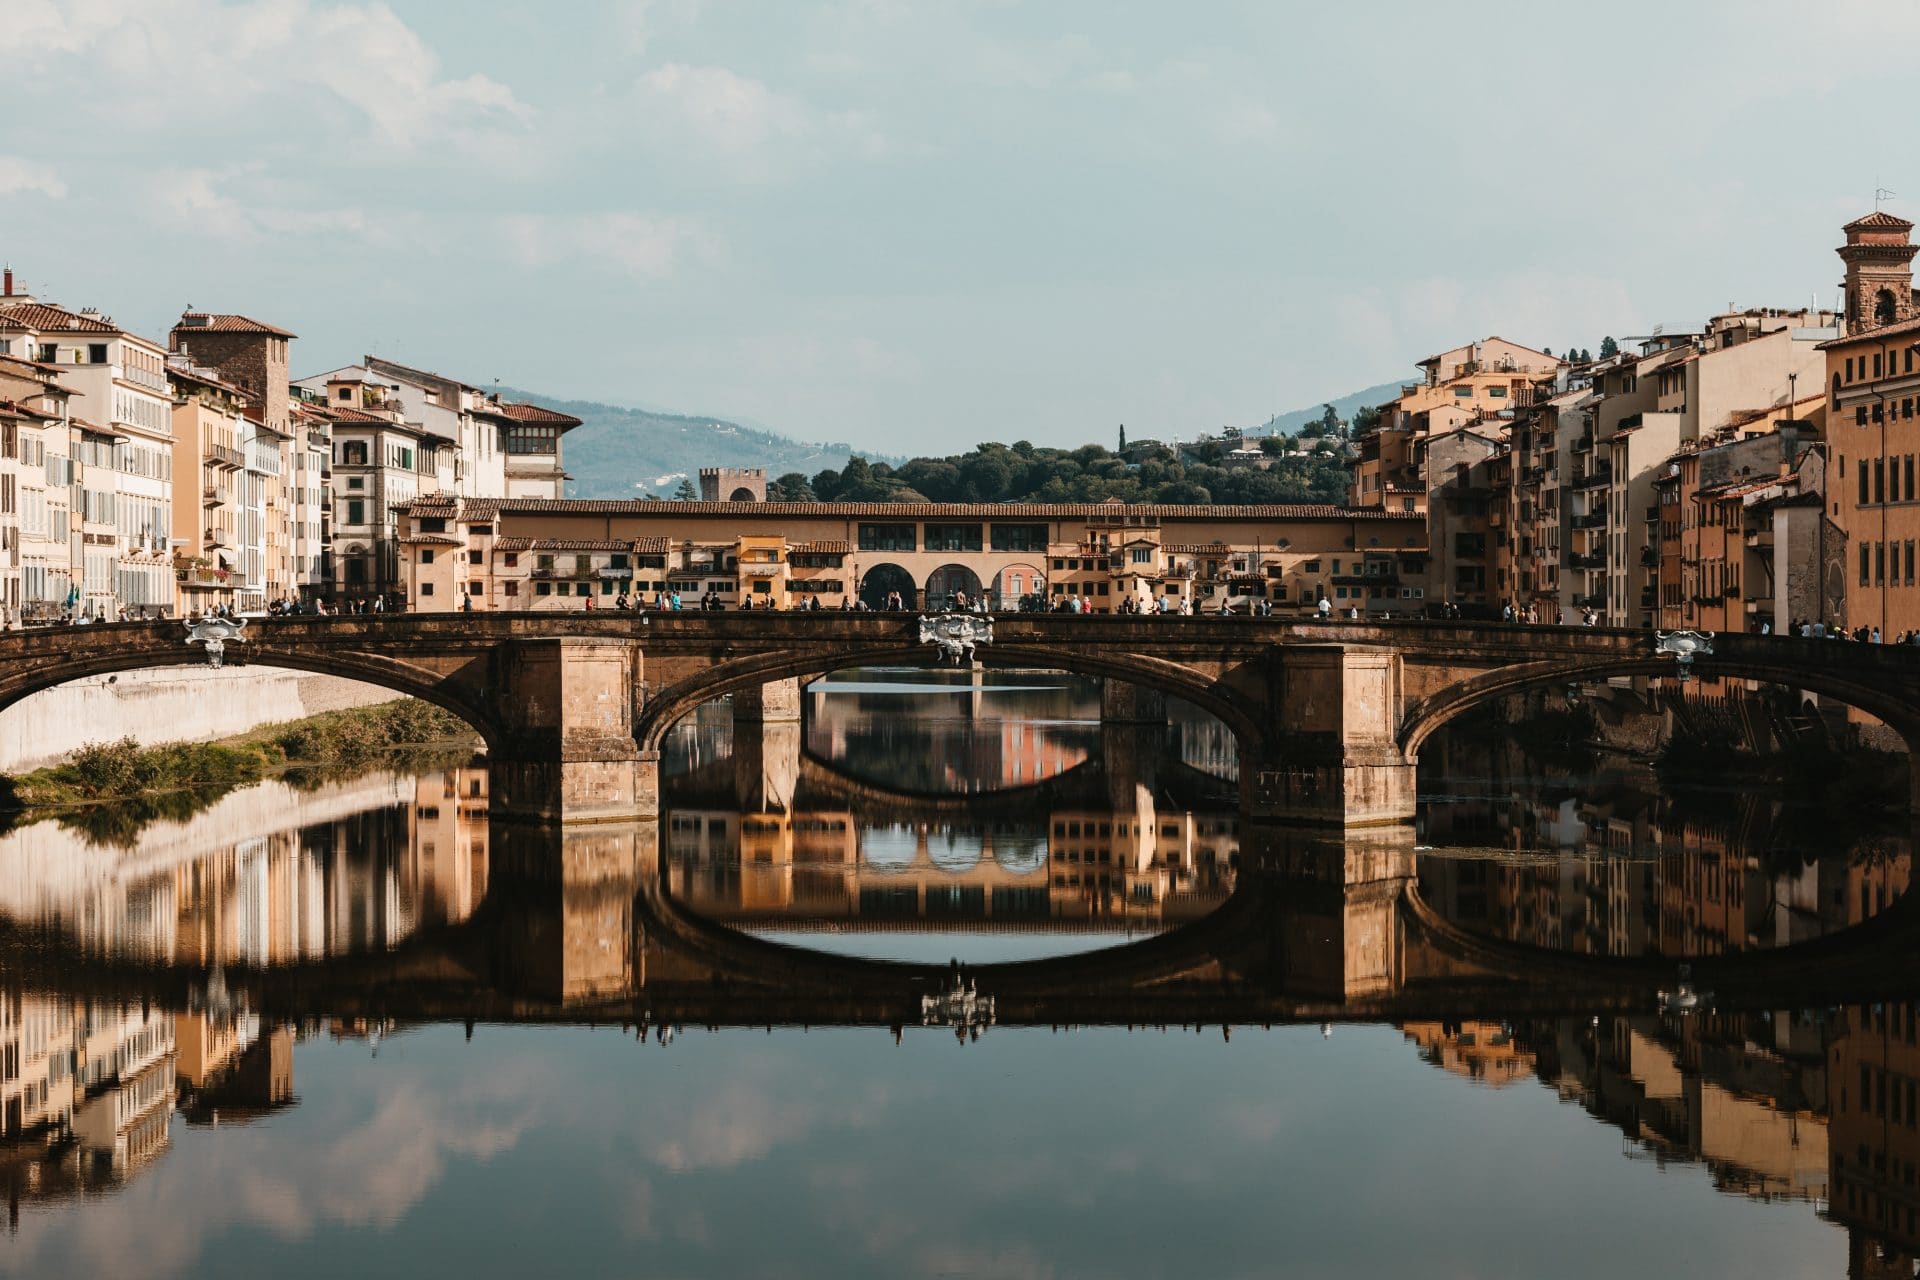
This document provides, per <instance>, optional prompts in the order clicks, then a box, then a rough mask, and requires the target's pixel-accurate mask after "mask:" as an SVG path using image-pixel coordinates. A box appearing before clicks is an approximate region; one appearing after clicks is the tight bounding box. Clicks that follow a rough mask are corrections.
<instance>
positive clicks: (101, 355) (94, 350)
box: [87, 342, 107, 364]
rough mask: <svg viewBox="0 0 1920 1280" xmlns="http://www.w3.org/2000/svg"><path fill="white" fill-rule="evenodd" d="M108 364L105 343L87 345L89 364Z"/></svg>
mask: <svg viewBox="0 0 1920 1280" xmlns="http://www.w3.org/2000/svg"><path fill="white" fill-rule="evenodd" d="M106 362H107V344H106V343H104V342H90V343H88V344H87V363H88V364H105V363H106Z"/></svg>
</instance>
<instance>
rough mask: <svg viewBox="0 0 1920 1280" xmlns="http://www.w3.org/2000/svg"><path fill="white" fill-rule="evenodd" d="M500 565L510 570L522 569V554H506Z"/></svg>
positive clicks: (511, 552) (514, 552)
mask: <svg viewBox="0 0 1920 1280" xmlns="http://www.w3.org/2000/svg"><path fill="white" fill-rule="evenodd" d="M500 563H502V564H504V565H505V566H506V567H507V568H509V569H517V568H519V567H520V553H519V552H517V551H509V552H506V553H505V554H503V555H502V556H501V557H500Z"/></svg>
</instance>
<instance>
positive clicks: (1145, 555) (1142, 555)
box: [1133, 547, 1153, 564]
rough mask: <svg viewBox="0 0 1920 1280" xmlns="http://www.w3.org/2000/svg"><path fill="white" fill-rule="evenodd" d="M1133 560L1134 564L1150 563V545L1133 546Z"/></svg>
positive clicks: (1151, 549) (1151, 550)
mask: <svg viewBox="0 0 1920 1280" xmlns="http://www.w3.org/2000/svg"><path fill="white" fill-rule="evenodd" d="M1133 562H1134V563H1135V564H1152V563H1153V548H1152V547H1135V548H1134V549H1133Z"/></svg>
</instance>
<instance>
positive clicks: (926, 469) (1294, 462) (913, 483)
mask: <svg viewBox="0 0 1920 1280" xmlns="http://www.w3.org/2000/svg"><path fill="white" fill-rule="evenodd" d="M1315 440H1316V441H1317V443H1314V444H1312V445H1311V448H1312V449H1313V450H1314V451H1313V452H1309V453H1307V454H1305V455H1298V454H1288V453H1286V452H1284V449H1285V448H1286V446H1284V445H1283V444H1280V443H1279V442H1277V441H1276V443H1275V444H1272V445H1269V444H1267V443H1265V442H1264V441H1263V442H1262V443H1261V445H1260V448H1261V449H1262V451H1263V456H1262V458H1261V459H1260V464H1255V463H1251V462H1248V461H1245V460H1236V459H1234V458H1233V457H1232V453H1233V450H1234V449H1235V448H1236V447H1241V446H1242V445H1243V441H1242V439H1241V438H1239V437H1229V438H1225V439H1219V440H1206V441H1201V442H1199V443H1196V444H1191V445H1181V446H1179V447H1178V448H1175V447H1172V446H1169V445H1162V444H1158V443H1155V442H1153V441H1136V442H1134V443H1133V444H1131V445H1128V446H1125V447H1124V448H1123V449H1122V450H1121V451H1120V452H1118V453H1115V452H1111V451H1109V450H1107V449H1106V448H1104V447H1102V446H1100V445H1097V444H1089V445H1083V446H1081V447H1080V448H1078V449H1046V448H1040V447H1038V446H1036V445H1033V444H1029V443H1028V442H1027V441H1025V440H1019V441H1015V442H1014V443H1013V444H1011V445H1004V444H983V445H980V446H979V447H978V448H976V449H974V451H973V452H971V453H964V454H953V455H951V456H949V457H944V458H915V459H913V460H912V461H910V462H904V463H901V464H900V465H899V466H897V467H895V466H891V465H889V464H887V463H884V462H868V461H867V460H866V459H865V458H863V457H859V456H857V455H856V456H855V457H852V458H849V459H848V460H847V465H846V466H845V468H843V469H842V470H839V471H831V470H829V471H822V472H819V473H818V474H816V475H815V476H814V477H813V478H812V479H808V478H807V477H806V476H804V475H801V474H800V473H798V472H790V473H788V474H786V475H783V476H781V477H779V478H778V479H777V480H775V481H774V482H773V483H772V484H771V485H770V486H768V493H767V496H768V497H769V498H772V499H774V500H775V501H788V502H808V501H813V500H815V499H818V500H819V501H822V502H1104V501H1106V500H1107V499H1108V498H1119V499H1121V500H1122V501H1124V502H1167V503H1181V504H1193V503H1210V502H1216V503H1223V504H1228V505H1233V506H1246V505H1252V504H1256V503H1268V502H1336V503H1337V502H1344V501H1345V500H1346V494H1347V470H1346V466H1345V463H1344V456H1345V455H1344V453H1343V452H1342V450H1341V448H1340V442H1339V440H1338V439H1337V438H1336V437H1334V436H1331V435H1321V436H1317V437H1315ZM1244 443H1246V444H1251V443H1252V440H1251V438H1249V439H1247V440H1246V441H1245V442H1244ZM1230 463H1231V465H1229V464H1230ZM1261 464H1263V465H1261Z"/></svg>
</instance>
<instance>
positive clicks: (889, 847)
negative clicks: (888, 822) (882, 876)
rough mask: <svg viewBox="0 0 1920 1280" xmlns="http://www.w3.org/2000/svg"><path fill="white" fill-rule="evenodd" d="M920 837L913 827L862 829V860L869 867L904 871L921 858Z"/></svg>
mask: <svg viewBox="0 0 1920 1280" xmlns="http://www.w3.org/2000/svg"><path fill="white" fill-rule="evenodd" d="M919 849H920V835H919V833H918V832H916V831H915V830H914V829H913V828H912V827H905V826H892V827H862V828H861V829H860V860H861V861H862V862H864V863H866V864H867V865H868V866H872V867H881V868H892V869H895V870H904V869H906V868H907V867H910V866H912V865H913V861H914V859H915V858H916V857H918V856H919Z"/></svg>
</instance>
